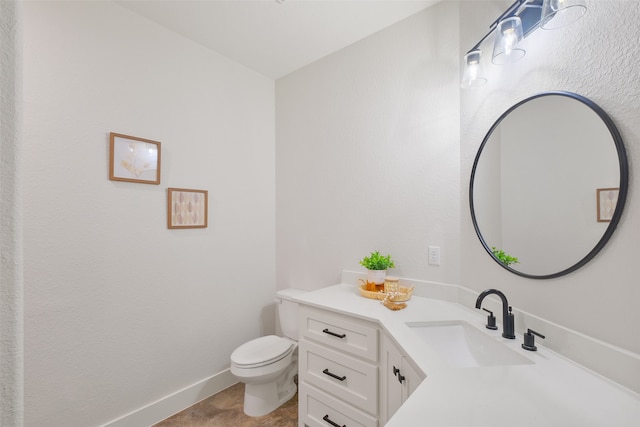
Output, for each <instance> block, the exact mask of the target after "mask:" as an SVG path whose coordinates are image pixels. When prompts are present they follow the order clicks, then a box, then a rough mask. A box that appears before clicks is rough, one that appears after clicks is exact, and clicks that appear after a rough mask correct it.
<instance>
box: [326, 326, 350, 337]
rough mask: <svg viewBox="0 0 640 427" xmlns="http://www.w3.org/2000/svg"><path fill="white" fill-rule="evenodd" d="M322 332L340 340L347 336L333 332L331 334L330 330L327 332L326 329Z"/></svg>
mask: <svg viewBox="0 0 640 427" xmlns="http://www.w3.org/2000/svg"><path fill="white" fill-rule="evenodd" d="M322 332H324V333H325V334H329V335H333V336H334V337H338V338H341V339H342V338H344V337H346V336H347V334H336V333H335V332H331V331H330V330H328V329H326V328H325V329H323V330H322Z"/></svg>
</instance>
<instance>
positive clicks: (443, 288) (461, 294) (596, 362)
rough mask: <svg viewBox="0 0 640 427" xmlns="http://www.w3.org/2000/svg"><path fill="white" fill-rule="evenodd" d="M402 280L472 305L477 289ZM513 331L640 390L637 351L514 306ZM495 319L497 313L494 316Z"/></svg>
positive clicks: (353, 278) (418, 291)
mask: <svg viewBox="0 0 640 427" xmlns="http://www.w3.org/2000/svg"><path fill="white" fill-rule="evenodd" d="M365 277H366V273H364V272H357V271H346V270H345V271H342V283H353V284H356V283H358V279H362V278H365ZM400 279H401V283H403V284H405V285H413V286H414V291H413V295H415V296H421V297H426V298H433V299H438V300H443V301H448V302H454V303H458V304H461V305H462V306H464V307H467V308H469V309H473V308H474V306H475V301H476V298H477V297H478V292H476V291H473V290H471V289H469V288H465V287H463V286H459V285H450V284H446V283H438V282H428V281H426V280H416V279H405V278H400ZM483 306H484V307H486V308H488V309H491V310H493V311H494V312H495V313H500V312H501V310H502V306H501V305H500V304H499V303H498V301H490V300H487V301H485V302H484V303H483ZM513 314H514V315H515V326H516V333H519V334H522V333H524V332H525V331H526V330H527V328H531V329H533V330H535V331H540V332H541V333H544V334H545V335H546V339H545V340H544V341H542V342H537V345H541V346H544V347H546V348H548V349H549V350H552V351H554V352H556V353H558V354H560V355H561V356H563V357H566V358H567V359H569V360H571V361H572V362H574V363H576V364H578V365H581V366H583V367H585V368H586V369H589V370H590V371H592V372H595V373H597V374H599V375H601V376H603V377H604V378H607V379H608V380H610V381H612V382H614V383H616V384H618V385H621V386H623V387H625V388H627V389H630V390H632V391H634V392H636V393H640V355H639V354H636V353H633V352H630V351H628V350H626V349H623V348H620V347H617V346H614V345H611V344H609V343H607V342H604V341H601V340H598V339H596V338H593V337H590V336H588V335H585V334H582V333H580V332H578V331H574V330H572V329H568V328H565V327H564V326H562V325H558V324H556V323H553V322H550V321H548V320H546V319H542V318H540V317H538V316H536V315H534V314H531V313H527V312H525V311H522V310H518V309H516V308H514V309H513ZM496 317H497V318H498V323H501V322H500V317H501V316H500V315H497V316H496Z"/></svg>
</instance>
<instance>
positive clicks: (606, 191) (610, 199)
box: [596, 188, 619, 222]
mask: <svg viewBox="0 0 640 427" xmlns="http://www.w3.org/2000/svg"><path fill="white" fill-rule="evenodd" d="M618 192H619V188H598V189H596V203H597V209H598V222H611V218H613V212H614V211H615V210H616V205H617V204H618Z"/></svg>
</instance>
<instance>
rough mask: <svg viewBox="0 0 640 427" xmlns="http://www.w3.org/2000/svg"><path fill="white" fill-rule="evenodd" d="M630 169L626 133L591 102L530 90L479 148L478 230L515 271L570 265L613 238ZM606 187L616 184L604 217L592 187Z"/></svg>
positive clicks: (473, 191) (475, 174) (474, 182)
mask: <svg viewBox="0 0 640 427" xmlns="http://www.w3.org/2000/svg"><path fill="white" fill-rule="evenodd" d="M592 140H593V141H592ZM554 168H555V169H554ZM628 175H629V171H628V162H627V155H626V151H625V148H624V144H623V140H622V137H621V136H620V132H619V131H618V129H617V127H616V125H615V123H614V122H613V120H611V118H610V117H609V116H608V115H607V113H606V112H605V111H604V110H603V109H602V108H600V107H599V106H598V105H597V104H596V103H595V102H593V101H591V100H589V99H588V98H586V97H584V96H581V95H578V94H575V93H571V92H563V91H552V92H544V93H540V94H537V95H534V96H531V97H529V98H526V99H524V100H522V101H520V102H518V103H516V104H515V105H513V106H512V107H510V108H509V109H508V110H507V111H505V112H504V113H503V114H502V115H501V116H500V117H499V118H498V120H496V122H495V123H494V124H493V125H492V126H491V128H490V129H489V131H488V132H487V134H486V136H485V138H484V139H483V141H482V143H481V145H480V147H479V149H478V152H477V154H476V157H475V160H474V163H473V167H472V171H471V179H470V184H469V205H470V210H471V218H472V221H473V226H474V229H475V232H476V234H477V236H478V238H479V240H480V242H481V244H482V246H483V247H484V249H485V251H486V252H487V253H488V254H489V255H490V256H491V258H492V259H493V260H494V261H495V262H496V263H498V264H499V265H500V266H501V267H502V268H505V269H506V270H508V271H510V272H511V273H514V274H517V275H519V276H523V277H527V278H531V279H551V278H555V277H560V276H563V275H566V274H569V273H571V272H573V271H575V270H577V269H579V268H580V267H582V266H584V265H585V264H586V263H588V262H589V261H591V260H592V259H593V258H594V257H595V256H596V254H597V253H598V252H600V250H601V249H602V248H603V247H604V246H605V245H606V243H607V242H608V241H609V239H610V238H611V236H612V234H613V232H614V231H615V229H616V227H617V225H618V223H619V221H620V217H621V215H622V212H623V209H624V204H625V200H626V195H627V188H628V179H629V178H628ZM602 187H616V188H618V189H619V190H618V200H617V203H616V206H615V210H614V211H613V214H612V215H611V218H610V221H609V222H606V223H604V222H598V221H596V218H595V216H594V211H595V210H596V206H595V205H594V197H593V195H594V192H595V189H596V188H602ZM529 232H530V233H529Z"/></svg>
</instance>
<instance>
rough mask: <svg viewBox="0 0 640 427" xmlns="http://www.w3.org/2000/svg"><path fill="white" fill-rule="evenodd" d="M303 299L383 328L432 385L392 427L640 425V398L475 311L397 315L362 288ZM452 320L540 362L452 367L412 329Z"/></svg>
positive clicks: (426, 309) (427, 306) (436, 307)
mask: <svg viewBox="0 0 640 427" xmlns="http://www.w3.org/2000/svg"><path fill="white" fill-rule="evenodd" d="M295 299H296V300H298V301H300V302H301V303H305V304H307V305H310V306H315V307H319V308H323V309H326V310H330V311H334V312H337V313H343V314H348V315H351V316H355V317H358V318H362V319H365V320H369V321H374V322H377V323H378V324H379V325H380V326H381V327H382V328H383V329H385V330H386V331H387V332H388V333H389V334H390V335H391V336H392V337H393V338H394V339H395V341H396V342H397V343H398V344H399V345H400V346H401V347H402V348H403V349H404V351H405V353H406V354H407V355H408V356H409V357H410V358H411V359H412V360H413V361H414V362H415V363H416V364H417V365H418V367H419V368H420V369H421V370H422V371H423V372H424V374H425V375H426V378H425V380H424V381H423V382H422V383H421V384H420V386H419V387H418V388H417V390H416V391H415V392H414V393H413V394H412V395H411V397H410V398H409V399H408V400H407V401H406V402H405V403H404V404H403V405H402V407H401V408H400V409H399V410H398V412H397V413H396V414H395V415H394V416H393V417H392V418H391V420H389V422H388V423H387V424H386V426H387V427H413V426H415V427H418V426H420V427H422V426H438V427H445V426H461V427H472V426H491V427H499V426H505V427H506V426H508V427H528V426H532V427H533V426H535V427H551V426H563V427H566V426H576V427H589V426H593V427H596V426H597V427H603V426H611V427H638V426H640V395H638V394H637V393H634V392H632V391H630V390H628V389H626V388H624V387H622V386H619V385H618V384H616V383H613V382H611V381H609V380H607V379H605V378H604V377H602V376H600V375H597V374H595V373H593V372H592V371H589V370H587V369H585V368H583V367H581V366H579V365H577V364H575V363H573V362H571V361H570V360H568V359H566V358H564V357H562V356H560V355H559V354H557V353H554V352H552V351H549V350H548V349H546V348H545V347H544V340H540V339H539V338H538V339H536V346H537V347H538V351H535V352H532V351H526V350H524V349H522V347H521V344H522V342H523V337H522V335H519V334H517V336H516V339H515V340H509V339H505V338H502V336H501V333H502V326H501V325H499V326H498V330H496V331H491V330H488V329H486V328H485V327H484V325H485V322H486V313H484V312H482V311H479V310H475V309H474V308H472V307H464V306H462V305H460V304H456V303H451V302H446V301H440V300H435V299H430V298H422V297H416V296H414V297H413V298H411V300H410V301H408V302H407V308H405V309H403V310H400V311H391V310H389V309H387V308H386V307H384V306H383V305H382V304H381V303H380V302H379V301H376V300H372V299H367V298H363V297H361V296H360V294H359V291H358V288H357V286H356V285H354V284H339V285H335V286H330V287H327V288H323V289H319V290H316V291H312V292H309V293H305V294H301V295H299V296H296V298H295ZM499 316H500V313H497V317H499ZM447 320H462V321H465V322H467V323H469V324H471V325H472V326H475V327H476V328H478V330H481V331H483V332H484V333H486V334H487V335H489V336H491V337H493V338H494V339H495V340H496V341H499V342H501V343H503V344H504V345H506V346H508V347H509V348H511V349H512V350H514V351H517V352H518V353H519V354H521V355H522V356H524V357H526V358H527V359H529V360H530V361H532V362H533V363H531V364H525V365H511V366H488V367H465V368H456V367H451V366H449V365H448V364H447V363H446V361H444V360H442V359H441V358H440V357H439V356H438V354H437V353H436V352H435V351H434V350H433V349H432V348H431V347H429V345H428V344H427V343H426V342H424V341H423V340H421V339H419V338H417V337H416V335H415V332H414V331H412V330H411V328H410V327H408V326H407V325H406V323H407V322H424V321H447ZM499 320H500V319H499ZM516 326H517V325H516Z"/></svg>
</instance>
